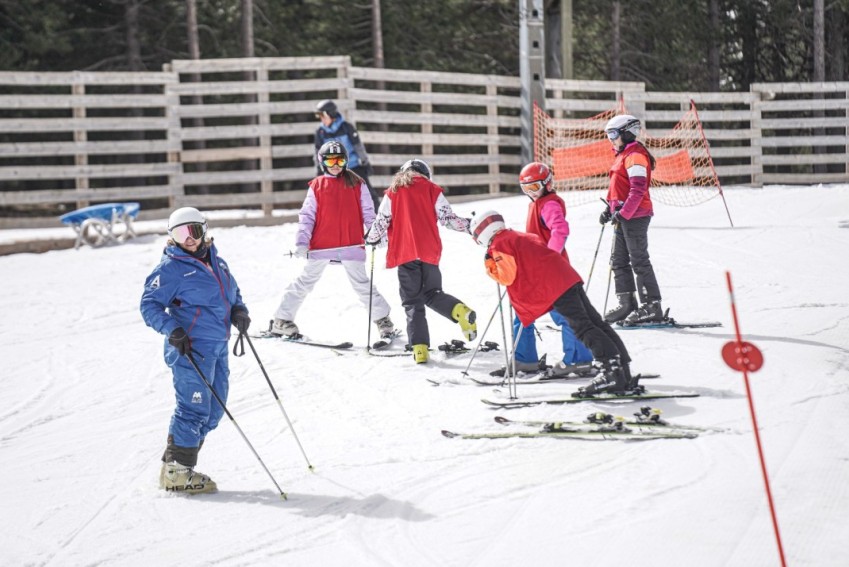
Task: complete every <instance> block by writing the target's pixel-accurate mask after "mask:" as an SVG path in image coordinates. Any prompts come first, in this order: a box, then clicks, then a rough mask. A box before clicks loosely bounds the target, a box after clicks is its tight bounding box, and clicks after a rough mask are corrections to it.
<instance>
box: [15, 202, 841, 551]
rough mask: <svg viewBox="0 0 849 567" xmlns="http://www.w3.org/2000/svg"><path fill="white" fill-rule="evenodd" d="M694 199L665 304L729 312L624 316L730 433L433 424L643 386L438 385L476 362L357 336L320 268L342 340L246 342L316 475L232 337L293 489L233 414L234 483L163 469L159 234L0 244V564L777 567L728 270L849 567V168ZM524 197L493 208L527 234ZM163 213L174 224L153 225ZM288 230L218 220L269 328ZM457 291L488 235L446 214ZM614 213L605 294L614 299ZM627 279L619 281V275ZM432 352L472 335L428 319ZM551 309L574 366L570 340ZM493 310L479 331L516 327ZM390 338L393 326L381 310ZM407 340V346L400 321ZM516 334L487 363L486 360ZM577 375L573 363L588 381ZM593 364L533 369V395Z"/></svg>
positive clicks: (785, 463)
mask: <svg viewBox="0 0 849 567" xmlns="http://www.w3.org/2000/svg"><path fill="white" fill-rule="evenodd" d="M726 197H727V200H728V205H729V208H730V211H731V215H732V217H733V219H734V223H735V225H736V226H735V228H730V227H729V223H728V219H727V217H726V214H725V210H724V208H723V206H722V202H721V201H720V200H718V199H717V200H713V201H711V202H709V203H706V204H704V205H701V206H698V207H692V208H683V209H681V208H671V207H665V206H662V205H658V206H657V215H656V217H655V220H654V221H653V224H652V228H651V230H650V232H649V235H650V251H651V253H652V259H653V262H654V266H655V270H656V272H657V274H658V280H659V282H660V285H661V289H662V291H663V294H664V306H665V307H669V308H671V312H670V314H671V315H672V316H674V317H676V318H678V319H679V320H682V321H692V320H719V321H722V322H723V324H724V326H723V327H721V328H714V329H687V330H664V329H658V330H637V331H628V332H627V333H625V332H623V339H624V340H625V342H626V344H627V346H628V348H629V350H630V351H631V353H632V356H633V358H634V363H633V368H634V370H635V371H637V372H640V371H642V372H657V373H660V374H661V375H662V378H661V379H660V380H653V381H650V382H648V381H647V382H646V385H647V386H648V387H650V388H652V389H655V390H659V391H671V390H690V391H697V392H699V393H700V394H701V397H699V398H693V399H678V400H663V401H658V402H656V403H654V404H652V405H653V406H655V407H659V408H661V409H662V410H663V412H664V414H663V415H664V416H665V417H666V418H667V419H669V420H672V421H677V422H682V423H690V424H698V425H703V426H714V427H722V428H727V429H728V431H727V432H723V433H705V434H702V435H701V436H700V437H699V438H698V439H695V440H659V441H647V442H625V441H603V442H594V441H576V440H557V439H507V440H483V441H477V440H461V439H453V440H449V439H446V438H444V437H442V435H440V430H441V429H451V430H455V431H464V432H474V431H489V430H500V431H501V430H504V427H503V426H501V425H498V424H496V423H495V422H494V421H493V417H494V416H496V415H505V416H507V417H510V418H511V419H557V420H561V419H579V420H580V419H583V417H584V416H585V415H586V414H587V413H589V412H590V411H594V410H596V409H600V410H603V411H610V412H613V413H617V414H622V415H626V416H628V415H630V414H631V413H633V412H634V411H637V409H638V407H639V404H637V403H628V404H623V405H616V406H614V405H612V404H606V405H605V404H598V403H586V404H581V405H575V406H540V407H536V408H526V409H517V410H502V411H493V410H491V409H488V408H486V407H485V406H484V405H483V404H482V403H481V402H480V399H481V398H482V397H495V396H498V395H499V394H498V393H497V392H493V391H492V388H485V387H480V386H472V385H450V384H444V385H442V386H439V387H436V386H433V385H431V384H430V383H429V382H428V381H427V380H426V378H440V379H449V378H460V377H461V372H462V371H463V370H464V369H465V368H466V366H467V365H468V363H469V360H470V358H469V356H468V355H465V356H458V357H454V358H445V357H443V356H442V355H441V354H437V355H435V357H434V360H433V361H432V363H431V364H428V365H426V366H415V365H414V364H413V363H412V361H410V360H408V359H407V358H376V357H371V356H368V355H366V354H365V352H364V348H363V347H364V345H365V343H366V331H367V325H368V323H367V318H366V311H365V310H364V309H363V308H362V307H361V306H360V305H359V304H358V302H357V300H356V298H355V296H354V293H353V291H351V290H350V287H349V285H348V283H347V281H346V279H345V275H344V273H343V271H342V270H340V269H329V270H328V271H327V272H326V273H325V276H324V278H323V279H322V281H321V282H319V284H318V286H317V288H316V290H315V292H314V293H313V294H312V295H311V296H309V298H308V299H307V301H306V303H305V304H304V306H303V308H302V310H301V312H300V313H299V314H298V318H297V322H298V324H299V325H300V327H301V330H302V332H304V333H305V334H307V335H310V336H311V337H313V338H316V339H327V340H334V341H342V340H350V341H352V342H354V344H355V348H354V349H352V350H351V351H349V352H345V353H341V354H340V353H336V352H334V351H329V350H322V349H314V348H309V347H304V346H302V345H295V344H285V343H279V342H276V341H270V340H255V341H254V345H255V346H256V348H257V349H258V351H259V353H260V356H261V358H262V361H263V363H264V365H265V368H266V369H267V370H268V372H269V374H270V376H271V378H272V380H273V382H274V384H275V388H276V389H277V392H278V393H279V395H280V398H281V400H282V402H283V405H284V407H285V408H286V411H287V413H288V415H289V416H290V417H291V419H292V421H293V423H294V426H295V429H296V432H297V433H298V436H299V437H300V440H301V442H302V443H303V446H304V449H305V451H306V453H307V455H308V457H309V459H310V460H311V462H312V463H313V464H314V465H315V469H316V471H315V472H314V473H311V472H309V471H308V470H307V465H306V461H305V460H304V458H303V456H302V455H301V453H300V451H299V450H298V447H297V445H296V443H295V441H294V439H293V437H292V434H291V432H290V431H289V430H288V427H287V426H286V423H285V420H284V419H283V416H282V414H281V412H280V411H279V408H277V407H276V403H275V402H274V399H273V397H272V395H271V392H270V390H269V388H268V386H267V384H266V382H265V380H264V378H263V377H262V374H261V373H260V370H259V367H258V365H257V363H256V360H255V359H254V358H253V357H252V356H251V353H250V351H248V353H247V355H246V356H245V357H243V358H231V370H232V376H231V394H230V400H229V402H228V409H230V411H231V412H232V414H233V415H234V416H235V419H236V421H237V422H238V424H239V426H240V427H241V428H242V430H243V431H244V432H245V434H246V435H247V437H248V438H249V439H250V441H251V442H252V443H253V444H254V446H255V447H256V450H257V452H258V453H259V454H260V455H261V456H262V458H263V459H264V461H265V463H266V465H267V466H268V468H269V469H270V470H271V472H272V473H273V474H274V476H275V478H276V479H277V481H278V482H279V483H280V484H281V486H282V487H283V488H284V490H286V491H287V492H288V494H289V500H288V501H281V500H280V499H279V498H278V497H277V495H276V493H275V491H274V486H273V484H272V483H271V481H270V480H269V478H268V476H267V475H266V473H265V472H264V471H263V470H262V468H261V467H260V465H259V463H258V462H257V461H256V459H255V458H254V456H253V455H252V454H251V452H250V450H249V448H248V447H247V446H246V445H245V443H244V441H243V440H242V438H241V437H240V436H239V435H238V432H237V431H236V428H234V427H233V425H232V424H231V423H229V422H228V421H227V420H226V419H225V421H224V422H222V424H221V426H220V427H219V429H218V430H217V431H215V432H214V433H212V434H211V435H210V437H209V439H208V441H207V444H206V446H205V447H204V449H203V451H202V452H201V455H200V462H199V464H198V469H199V470H201V471H203V472H205V473H207V474H210V475H211V476H212V477H213V478H214V479H215V480H216V481H217V483H218V486H219V488H220V492H218V493H217V494H214V495H203V496H198V497H185V496H177V495H171V494H166V493H164V492H162V491H160V490H159V489H158V488H157V476H158V473H159V464H160V463H159V457H160V455H161V453H162V450H163V448H164V443H165V437H166V433H167V427H168V420H169V417H170V414H171V411H172V404H173V392H172V387H171V375H170V371H169V370H168V369H167V367H166V366H165V364H164V363H163V361H162V337H161V336H159V335H157V334H156V333H155V332H153V331H152V330H150V329H149V328H147V327H146V326H145V325H144V323H143V322H142V320H141V317H140V315H139V312H138V302H139V298H140V295H141V291H142V288H141V286H142V282H143V279H144V277H145V276H146V275H147V274H148V273H149V272H150V270H151V269H152V268H153V266H154V265H155V264H156V263H157V261H158V258H159V255H160V251H161V249H162V246H163V243H164V239H163V238H157V237H151V236H148V237H143V238H140V239H138V240H136V241H134V242H130V243H128V244H125V245H123V246H118V247H112V248H106V249H99V250H92V249H88V248H84V249H81V250H78V251H74V250H65V251H57V252H50V253H47V254H42V255H30V254H18V255H13V256H6V257H0V274H2V282H3V286H2V288H3V293H2V294H0V317H1V318H2V326H0V353H2V358H1V359H2V360H3V361H4V362H5V365H4V366H5V370H4V372H3V377H2V380H0V401H2V404H3V410H2V411H0V456H2V467H0V481H2V482H0V502H2V508H3V514H2V516H0V518H2V519H0V563H2V564H3V565H139V566H141V565H145V566H147V565H155V564H158V565H180V566H181V567H188V566H193V565H198V566H201V565H204V566H205V565H210V564H217V565H296V566H300V565H309V566H318V565H321V566H322V567H327V566H337V565H338V566H375V565H386V566H405V567H417V566H472V565H476V566H493V565H533V566H562V565H587V564H593V565H614V564H635V565H636V564H643V565H646V564H651V565H658V566H675V565H688V566H691V567H698V566H708V567H712V566H741V567H742V566H747V567H751V566H761V565H764V566H767V565H777V564H778V554H777V550H776V543H775V537H774V534H773V529H772V524H771V520H770V515H769V509H768V506H767V500H766V496H765V494H764V489H763V479H762V477H761V472H760V466H759V462H758V459H757V454H756V451H755V441H754V437H753V433H752V423H751V419H750V416H749V411H748V404H747V400H746V396H745V389H744V385H743V380H742V377H741V376H740V375H739V374H737V373H735V372H732V371H731V370H730V369H729V368H727V367H726V366H725V365H724V363H723V362H722V360H721V358H720V349H721V347H722V345H723V344H724V343H725V342H727V341H729V340H731V339H732V338H733V328H732V325H731V311H730V306H729V300H728V293H727V290H726V287H725V275H724V272H725V270H726V269H728V270H730V271H731V273H732V277H733V281H734V284H735V289H736V300H737V309H738V313H739V316H740V321H741V325H742V330H743V333H744V336H745V338H746V339H747V340H750V341H752V342H754V343H755V344H757V345H758V346H760V348H761V349H762V351H763V353H764V356H765V359H766V362H765V364H764V367H763V369H762V370H761V371H760V372H758V373H756V374H752V375H751V383H752V391H753V394H754V402H755V408H756V410H757V415H758V419H759V423H760V426H761V437H762V441H763V444H764V449H765V453H766V459H767V467H768V470H769V473H770V477H771V482H772V489H773V496H774V499H775V504H776V509H777V512H778V521H779V526H780V528H781V533H782V536H783V543H784V549H785V552H786V556H787V559H788V563H789V564H791V565H794V566H801V565H807V566H832V565H833V566H842V565H849V546H847V544H846V542H847V541H849V482H847V479H849V441H847V435H846V429H844V427H847V425H849V417H847V416H849V293H847V281H849V267H848V266H847V260H849V228H847V225H849V222H848V221H849V187H847V186H830V187H795V188H787V187H769V188H766V189H763V190H753V189H743V188H733V189H727V190H726ZM526 203H527V201H526V199H525V198H524V197H521V196H517V197H512V198H505V199H500V200H494V201H482V202H477V203H466V204H463V205H457V206H456V207H455V208H456V210H457V211H458V212H459V213H461V214H464V215H470V214H471V211H473V210H478V211H480V210H483V209H490V208H494V209H496V210H498V211H500V212H501V213H502V214H504V215H505V217H506V219H507V222H508V224H509V225H510V226H511V227H514V228H519V229H521V228H523V226H524V217H525V210H526ZM599 208H600V207H597V206H592V205H585V206H580V207H573V208H570V209H569V220H570V222H571V228H572V235H571V236H570V237H569V240H568V243H567V247H568V250H569V254H570V256H571V258H572V260H573V262H574V264H575V266H576V267H577V269H578V270H579V272H581V273H582V274H584V276H586V274H587V273H588V271H589V267H590V263H591V262H592V257H593V252H594V251H595V247H596V243H597V242H598V238H599V231H600V227H599V225H598V223H597V217H598V213H599ZM163 222H164V221H163ZM294 231H295V227H294V225H284V226H277V227H270V228H247V227H240V228H232V229H217V228H216V227H215V225H214V222H213V223H212V226H211V233H212V234H213V235H214V236H215V239H216V244H217V245H218V247H219V250H220V252H221V255H222V256H223V257H224V258H226V259H227V261H228V262H229V264H230V267H231V268H232V270H233V273H234V274H235V275H236V277H237V279H238V280H239V283H240V285H241V288H242V292H243V295H244V298H245V301H246V303H247V304H248V306H249V308H250V309H251V316H252V317H253V320H254V325H255V326H257V327H258V326H262V325H265V324H267V321H268V319H269V318H270V317H271V316H272V313H273V311H274V309H275V307H276V306H277V303H278V301H279V299H280V296H281V294H282V292H283V289H284V288H285V286H286V284H287V283H288V282H289V281H290V280H291V279H292V278H294V277H296V276H297V274H298V273H299V270H300V267H301V262H302V261H301V260H297V259H292V258H289V257H287V256H284V255H283V252H286V251H288V250H290V249H291V248H293V240H294ZM442 234H443V241H444V244H445V253H444V256H443V260H442V271H443V274H444V288H445V290H446V291H449V292H450V293H452V294H454V295H456V296H458V297H459V298H460V299H462V300H463V301H465V302H466V303H468V304H469V305H471V306H472V307H473V308H475V309H476V310H477V311H478V314H479V320H480V322H481V329H482V327H483V325H485V324H486V322H487V320H488V319H489V317H490V315H491V314H492V313H493V311H494V310H495V308H496V305H497V294H496V285H495V283H494V282H493V281H492V280H490V279H489V278H487V277H486V275H485V274H484V271H483V267H482V266H483V260H482V255H483V250H482V249H481V248H480V247H478V246H476V245H475V244H474V243H473V241H472V240H471V238H469V237H468V236H466V235H462V234H459V233H455V232H451V231H443V233H442ZM609 236H610V230H609V228H608V229H607V231H606V233H605V235H604V239H603V241H602V245H601V252H599V258H598V263H597V265H596V267H595V271H594V275H593V279H592V281H591V285H590V288H589V295H590V298H591V299H592V300H593V302H594V303H595V305H596V307H597V308H598V309H599V310H601V308H602V306H603V304H604V294H605V288H606V286H607V254H608V253H609V246H610V240H609ZM384 254H385V250H382V249H378V253H377V267H376V269H375V284H376V285H377V287H378V288H379V289H380V290H381V292H382V293H383V294H384V295H385V296H386V297H387V299H388V300H389V301H390V304H391V305H392V306H393V312H392V317H393V319H394V320H395V321H396V324H400V325H403V321H404V315H403V311H402V309H401V306H400V300H399V298H398V294H397V277H396V273H395V271H394V270H386V269H384V268H383V259H384ZM611 295H612V292H611ZM428 320H429V322H430V325H431V335H432V337H433V340H434V345H433V346H434V347H435V346H436V345H437V344H439V343H441V342H443V341H448V340H450V339H459V338H461V335H460V333H459V329H458V328H457V327H456V325H454V324H452V323H451V322H449V321H447V320H444V319H440V318H439V317H438V316H437V315H436V314H434V313H430V314H429V315H428ZM544 323H545V322H544V321H543V324H542V325H540V327H541V344H540V352H546V353H548V357H549V360H556V359H557V357H558V356H559V355H560V352H559V335H558V333H555V332H552V331H546V330H544V326H545V324H544ZM501 333H502V331H501V325H500V323H498V322H497V320H496V322H495V323H494V324H493V326H492V328H491V329H490V331H489V333H488V335H487V337H486V338H487V339H489V340H495V341H497V342H499V343H502V344H503V342H504V341H503V338H502V334H501ZM372 339H373V340H374V339H375V333H374V332H372ZM401 342H403V341H401ZM502 362H503V353H501V352H490V353H482V354H479V355H478V356H477V357H475V359H474V362H473V364H472V366H471V370H470V372H474V373H479V374H485V373H486V372H488V371H489V370H491V369H493V368H495V367H497V366H499V365H500V364H501V363H502ZM578 384H580V382H579V383H578ZM575 386H576V385H575V384H551V385H533V386H532V385H526V386H522V385H521V384H520V385H519V396H520V397H526V396H536V395H548V394H551V395H555V394H566V395H568V393H569V392H571V391H572V390H574V388H575Z"/></svg>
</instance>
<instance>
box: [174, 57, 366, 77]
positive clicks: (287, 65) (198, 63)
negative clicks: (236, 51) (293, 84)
mask: <svg viewBox="0 0 849 567" xmlns="http://www.w3.org/2000/svg"><path fill="white" fill-rule="evenodd" d="M350 64H351V58H350V57H348V56H347V55H336V56H323V57H252V58H250V57H245V58H238V59H175V60H173V61H171V68H172V69H173V70H174V72H175V73H226V72H233V71H249V70H251V69H252V68H258V67H260V66H262V67H264V68H266V69H268V70H269V71H288V70H306V69H335V68H336V67H343V66H350Z"/></svg>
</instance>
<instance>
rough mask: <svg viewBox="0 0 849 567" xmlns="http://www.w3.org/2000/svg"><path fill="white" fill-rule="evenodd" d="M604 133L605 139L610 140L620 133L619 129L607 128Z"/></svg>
mask: <svg viewBox="0 0 849 567" xmlns="http://www.w3.org/2000/svg"><path fill="white" fill-rule="evenodd" d="M605 134H607V139H608V140H610V141H611V142H612V141H613V140H615V139H616V138H618V137H619V136H620V135H621V134H620V132H619V130H607V131H606V132H605Z"/></svg>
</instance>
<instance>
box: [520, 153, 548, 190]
mask: <svg viewBox="0 0 849 567" xmlns="http://www.w3.org/2000/svg"><path fill="white" fill-rule="evenodd" d="M551 178H552V175H551V170H550V169H549V168H548V166H547V165H545V164H544V163H540V162H538V161H535V162H531V163H529V164H528V165H526V166H525V167H523V168H522V172H521V173H519V186H520V187H521V188H522V191H523V192H524V193H525V194H526V195H528V196H540V195H542V194H543V193H545V191H548V190H550V189H551Z"/></svg>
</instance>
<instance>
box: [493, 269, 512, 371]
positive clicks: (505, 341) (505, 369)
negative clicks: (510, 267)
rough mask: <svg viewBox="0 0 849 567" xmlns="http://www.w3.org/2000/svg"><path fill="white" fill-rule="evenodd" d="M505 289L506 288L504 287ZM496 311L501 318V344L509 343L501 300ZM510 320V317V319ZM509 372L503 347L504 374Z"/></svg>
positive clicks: (499, 292) (506, 355)
mask: <svg viewBox="0 0 849 567" xmlns="http://www.w3.org/2000/svg"><path fill="white" fill-rule="evenodd" d="M495 285H496V286H498V296H499V297H501V284H499V283H497V282H496V284H495ZM505 289H506V288H505ZM498 312H499V318H500V319H501V337H502V340H503V341H504V342H502V343H501V344H503V345H509V344H510V342H508V341H507V330H506V329H505V328H504V307H503V304H502V302H501V301H499V302H498ZM510 320H511V321H512V318H511V319H510ZM509 374H510V353H509V352H507V349H506V348H505V349H504V375H505V376H508V375H509Z"/></svg>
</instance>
